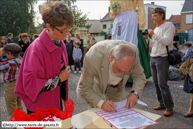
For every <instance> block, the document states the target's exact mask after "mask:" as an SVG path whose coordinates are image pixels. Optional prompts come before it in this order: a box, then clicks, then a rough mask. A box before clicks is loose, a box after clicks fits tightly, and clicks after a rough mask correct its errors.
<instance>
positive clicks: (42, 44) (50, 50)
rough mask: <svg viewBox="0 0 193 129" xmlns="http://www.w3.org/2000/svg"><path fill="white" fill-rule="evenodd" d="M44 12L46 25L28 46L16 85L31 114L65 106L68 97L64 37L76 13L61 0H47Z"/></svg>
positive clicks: (43, 16)
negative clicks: (64, 102) (52, 0)
mask: <svg viewBox="0 0 193 129" xmlns="http://www.w3.org/2000/svg"><path fill="white" fill-rule="evenodd" d="M40 12H41V14H42V19H43V21H44V23H45V25H46V29H44V30H43V31H42V32H41V34H40V35H39V37H38V38H37V39H36V40H35V41H34V42H33V43H32V44H31V45H30V46H29V47H28V49H27V50H26V52H25V55H24V57H23V62H22V64H21V67H20V72H19V75H18V80H17V84H16V88H15V93H16V94H17V95H18V96H19V97H20V98H21V99H22V100H23V102H24V104H25V106H26V108H27V113H28V114H30V113H33V112H35V110H36V108H37V107H39V108H41V109H47V108H49V107H55V108H57V109H60V110H62V109H63V106H62V101H65V100H67V99H68V78H69V77H70V72H71V71H70V69H69V68H68V56H67V52H66V46H65V45H64V43H63V41H62V40H64V39H65V37H66V36H67V35H70V32H69V31H70V27H71V26H72V24H73V15H72V12H71V10H70V9H69V8H68V7H67V6H66V5H65V4H64V3H63V2H59V1H54V2H47V3H45V4H44V5H42V6H41V11H40Z"/></svg>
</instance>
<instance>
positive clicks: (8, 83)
mask: <svg viewBox="0 0 193 129" xmlns="http://www.w3.org/2000/svg"><path fill="white" fill-rule="evenodd" d="M21 50H22V49H21V47H20V46H19V45H18V44H16V43H10V44H7V45H5V46H4V47H3V48H0V56H2V55H3V53H4V52H5V53H6V54H7V58H8V59H9V60H7V61H5V62H1V63H0V66H1V67H0V72H3V81H4V96H5V103H6V107H7V111H8V114H9V116H10V117H13V113H14V108H18V109H20V110H23V107H22V104H21V99H20V98H19V96H17V95H16V94H15V93H14V90H15V85H16V80H17V76H18V73H19V68H20V64H21V62H22V58H21V57H20V56H19V53H20V52H21Z"/></svg>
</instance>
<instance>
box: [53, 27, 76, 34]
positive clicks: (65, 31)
mask: <svg viewBox="0 0 193 129" xmlns="http://www.w3.org/2000/svg"><path fill="white" fill-rule="evenodd" d="M73 27H74V26H73ZM73 27H71V28H70V29H69V30H64V31H63V32H62V31H61V30H60V29H58V28H56V27H54V29H56V30H57V31H59V32H60V33H61V34H65V33H67V32H69V31H71V30H72V29H73Z"/></svg>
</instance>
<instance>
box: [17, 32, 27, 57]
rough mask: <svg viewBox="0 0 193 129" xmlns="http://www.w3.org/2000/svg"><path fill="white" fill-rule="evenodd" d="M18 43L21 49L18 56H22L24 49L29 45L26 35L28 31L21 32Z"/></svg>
mask: <svg viewBox="0 0 193 129" xmlns="http://www.w3.org/2000/svg"><path fill="white" fill-rule="evenodd" d="M18 44H19V45H20V46H21V48H22V51H21V52H20V56H21V57H23V55H24V53H25V51H26V49H27V48H28V47H29V45H30V41H29V37H28V33H23V34H22V35H21V40H19V41H18Z"/></svg>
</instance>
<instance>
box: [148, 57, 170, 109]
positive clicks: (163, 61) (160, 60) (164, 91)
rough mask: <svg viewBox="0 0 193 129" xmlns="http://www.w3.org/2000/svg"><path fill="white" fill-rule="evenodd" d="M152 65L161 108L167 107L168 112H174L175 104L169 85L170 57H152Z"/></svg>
mask: <svg viewBox="0 0 193 129" xmlns="http://www.w3.org/2000/svg"><path fill="white" fill-rule="evenodd" d="M150 65H151V72H152V76H153V82H154V84H155V88H156V92H157V98H158V101H159V103H160V105H161V106H164V107H166V109H168V110H172V109H173V108H174V103H173V100H172V95H171V92H170V88H169V86H168V84H167V82H168V71H169V66H170V65H169V61H168V57H151V61H150Z"/></svg>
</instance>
